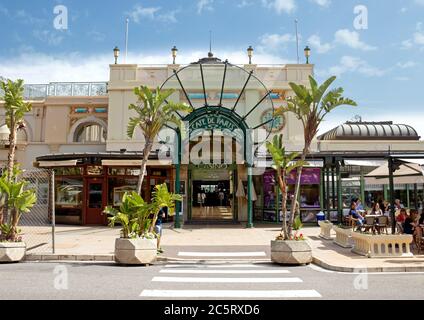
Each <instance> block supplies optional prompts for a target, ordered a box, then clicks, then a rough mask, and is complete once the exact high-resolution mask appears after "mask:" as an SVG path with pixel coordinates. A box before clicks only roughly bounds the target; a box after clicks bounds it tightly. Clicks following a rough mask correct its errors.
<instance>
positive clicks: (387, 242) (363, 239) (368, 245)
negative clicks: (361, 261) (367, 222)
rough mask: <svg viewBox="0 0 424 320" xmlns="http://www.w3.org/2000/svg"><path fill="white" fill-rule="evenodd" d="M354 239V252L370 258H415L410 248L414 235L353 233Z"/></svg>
mask: <svg viewBox="0 0 424 320" xmlns="http://www.w3.org/2000/svg"><path fill="white" fill-rule="evenodd" d="M352 239H353V241H354V247H353V249H352V251H353V252H354V253H357V254H360V255H364V256H366V257H368V258H381V257H384V258H385V257H390V258H394V257H402V258H409V257H413V254H412V253H411V250H410V247H409V245H410V244H411V243H412V240H413V238H412V235H367V234H360V233H357V232H353V233H352Z"/></svg>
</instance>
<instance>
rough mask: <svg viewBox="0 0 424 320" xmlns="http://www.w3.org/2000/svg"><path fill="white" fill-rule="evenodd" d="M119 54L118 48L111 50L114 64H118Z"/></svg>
mask: <svg viewBox="0 0 424 320" xmlns="http://www.w3.org/2000/svg"><path fill="white" fill-rule="evenodd" d="M120 52H121V51H120V50H119V48H118V47H115V48H113V56H114V57H115V64H117V63H118V57H119V53H120Z"/></svg>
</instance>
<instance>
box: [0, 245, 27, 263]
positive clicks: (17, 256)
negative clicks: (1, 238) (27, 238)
mask: <svg viewBox="0 0 424 320" xmlns="http://www.w3.org/2000/svg"><path fill="white" fill-rule="evenodd" d="M25 252H26V244H25V242H0V263H4V262H19V261H21V260H22V259H23V258H24V257H25Z"/></svg>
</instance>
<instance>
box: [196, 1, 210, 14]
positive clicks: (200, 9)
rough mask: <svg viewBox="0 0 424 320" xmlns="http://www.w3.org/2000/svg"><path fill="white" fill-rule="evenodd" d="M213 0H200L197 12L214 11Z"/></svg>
mask: <svg viewBox="0 0 424 320" xmlns="http://www.w3.org/2000/svg"><path fill="white" fill-rule="evenodd" d="M212 4H213V0H199V1H198V2H197V13H198V14H201V13H202V12H203V11H204V10H206V11H213V7H212Z"/></svg>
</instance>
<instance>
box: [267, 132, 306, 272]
mask: <svg viewBox="0 0 424 320" xmlns="http://www.w3.org/2000/svg"><path fill="white" fill-rule="evenodd" d="M267 149H268V152H269V153H270V154H271V156H272V161H273V168H274V170H275V171H276V173H277V180H278V186H279V189H280V191H281V194H282V209H281V211H282V215H283V226H282V229H281V232H280V234H279V235H278V236H277V238H276V239H275V240H274V241H271V260H272V261H273V262H275V263H279V264H288V265H302V264H308V263H311V262H312V249H311V247H310V246H309V244H308V243H307V242H306V241H305V238H304V236H303V235H302V234H298V232H299V230H300V228H301V227H302V223H301V220H300V217H299V215H297V216H296V218H294V217H293V216H294V214H290V217H291V218H292V217H293V220H292V221H293V223H292V224H291V225H289V221H290V219H289V220H288V219H287V215H288V214H287V195H288V190H287V176H288V174H289V173H290V172H291V171H293V170H296V168H299V167H301V166H303V165H305V163H306V162H305V161H304V160H296V159H297V158H299V153H297V152H292V153H289V154H287V153H286V149H285V148H284V146H283V135H279V136H274V138H273V140H272V142H267ZM292 212H293V211H292ZM289 226H290V228H289ZM293 230H295V231H296V233H295V234H293Z"/></svg>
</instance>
